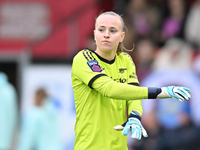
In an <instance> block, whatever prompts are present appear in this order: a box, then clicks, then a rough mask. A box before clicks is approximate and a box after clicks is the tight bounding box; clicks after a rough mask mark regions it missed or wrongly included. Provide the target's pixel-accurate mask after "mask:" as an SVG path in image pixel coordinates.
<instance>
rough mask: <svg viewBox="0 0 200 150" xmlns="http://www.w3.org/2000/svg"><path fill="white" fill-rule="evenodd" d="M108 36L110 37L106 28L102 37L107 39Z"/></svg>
mask: <svg viewBox="0 0 200 150" xmlns="http://www.w3.org/2000/svg"><path fill="white" fill-rule="evenodd" d="M109 37H110V35H109V31H108V30H106V31H105V34H104V38H106V39H107V38H109Z"/></svg>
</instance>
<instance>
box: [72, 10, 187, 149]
mask: <svg viewBox="0 0 200 150" xmlns="http://www.w3.org/2000/svg"><path fill="white" fill-rule="evenodd" d="M124 36H125V32H124V22H123V19H122V18H121V16H119V15H118V14H116V13H114V12H111V11H109V12H105V13H102V14H100V15H99V16H98V17H97V18H96V23H95V30H94V39H95V41H96V46H97V47H96V50H94V51H92V50H89V49H84V50H82V51H80V52H79V53H78V54H77V55H76V56H75V57H74V59H73V65H72V85H73V92H74V99H75V108H76V125H75V144H74V150H119V149H120V150H127V149H128V148H127V137H126V136H123V135H127V134H128V132H129V130H131V137H132V138H133V139H137V140H140V139H141V136H142V135H143V136H144V137H147V136H148V135H147V132H146V131H145V129H144V128H143V126H142V124H141V122H140V121H141V116H142V111H143V109H142V102H141V99H156V98H170V97H173V98H175V99H177V100H179V101H183V100H188V99H190V94H189V92H190V89H188V88H185V87H177V86H176V87H175V86H168V87H162V88H157V87H140V86H139V82H138V79H137V75H136V72H135V65H134V63H133V61H132V59H131V57H130V56H129V55H128V54H127V53H124V52H122V51H123V49H122V41H123V39H124ZM127 109H128V114H129V116H128V120H127V115H126V114H127ZM119 124H120V125H119ZM121 124H122V125H121ZM117 125H118V126H117ZM113 127H114V129H115V130H114V129H113ZM116 130H123V131H122V133H121V132H118V131H116ZM122 134H123V135H122Z"/></svg>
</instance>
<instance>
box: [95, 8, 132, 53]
mask: <svg viewBox="0 0 200 150" xmlns="http://www.w3.org/2000/svg"><path fill="white" fill-rule="evenodd" d="M101 15H113V16H117V17H119V19H120V21H121V24H122V31H123V32H125V31H128V29H127V27H126V26H125V24H124V20H123V19H122V17H121V16H120V15H119V14H117V13H115V12H113V11H107V12H104V13H101V14H100V15H99V16H101ZM99 16H98V17H99ZM98 17H97V18H98ZM97 18H96V20H97ZM96 20H95V28H96ZM134 48H135V45H134V44H133V48H132V49H131V50H128V49H126V48H125V47H124V45H123V43H122V42H120V43H119V45H118V47H117V54H119V53H121V52H123V51H124V50H126V51H129V52H130V51H133V49H134Z"/></svg>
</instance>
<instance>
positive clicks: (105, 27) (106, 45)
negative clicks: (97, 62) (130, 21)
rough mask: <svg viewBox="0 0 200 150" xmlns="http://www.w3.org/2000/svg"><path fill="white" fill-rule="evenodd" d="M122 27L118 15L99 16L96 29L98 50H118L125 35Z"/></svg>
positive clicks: (95, 35) (95, 36)
mask: <svg viewBox="0 0 200 150" xmlns="http://www.w3.org/2000/svg"><path fill="white" fill-rule="evenodd" d="M122 28H123V27H122V22H121V20H120V18H119V17H118V16H114V15H109V14H105V15H101V16H99V17H98V18H97V20H96V26H95V30H94V38H95V41H96V45H97V51H99V50H100V51H101V52H111V51H115V52H116V50H117V47H118V45H119V42H122V41H123V39H124V36H125V33H124V32H123V30H122Z"/></svg>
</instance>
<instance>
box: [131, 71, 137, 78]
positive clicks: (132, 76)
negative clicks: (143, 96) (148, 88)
mask: <svg viewBox="0 0 200 150" xmlns="http://www.w3.org/2000/svg"><path fill="white" fill-rule="evenodd" d="M129 78H137V76H136V74H135V73H134V72H133V74H132V75H129Z"/></svg>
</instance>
